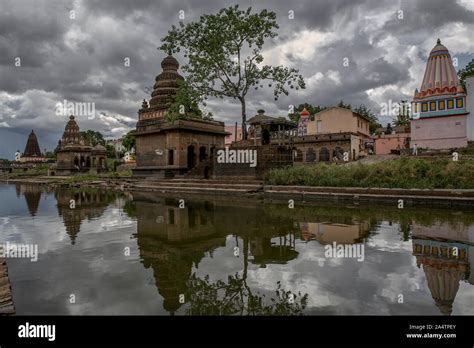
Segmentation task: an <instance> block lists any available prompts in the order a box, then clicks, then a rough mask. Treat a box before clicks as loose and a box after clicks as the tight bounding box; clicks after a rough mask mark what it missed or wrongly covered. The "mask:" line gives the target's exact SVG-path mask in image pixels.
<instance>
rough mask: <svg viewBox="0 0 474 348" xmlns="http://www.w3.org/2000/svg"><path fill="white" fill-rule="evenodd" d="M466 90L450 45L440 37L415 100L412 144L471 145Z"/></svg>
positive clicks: (426, 146)
mask: <svg viewBox="0 0 474 348" xmlns="http://www.w3.org/2000/svg"><path fill="white" fill-rule="evenodd" d="M468 114H469V113H468V111H467V110H466V93H465V91H464V89H463V87H462V85H461V83H460V82H459V79H458V76H457V74H456V70H455V69H454V66H453V62H452V60H451V55H450V54H449V51H448V49H447V48H446V47H445V46H444V45H442V44H441V40H440V39H438V41H437V43H436V46H435V47H434V48H433V49H432V50H431V52H430V55H429V58H428V62H427V65H426V70H425V75H424V77H423V82H422V84H421V89H420V90H419V91H418V89H416V90H415V95H414V97H413V101H412V120H411V147H413V146H414V145H415V144H416V146H417V147H418V148H429V149H451V148H462V147H465V146H467V131H466V129H467V116H468Z"/></svg>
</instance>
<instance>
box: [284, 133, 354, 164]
mask: <svg viewBox="0 0 474 348" xmlns="http://www.w3.org/2000/svg"><path fill="white" fill-rule="evenodd" d="M359 144H360V137H359V136H357V135H355V134H353V133H333V134H321V135H308V136H300V137H295V138H293V145H294V148H295V153H294V162H295V164H303V163H316V162H331V161H333V158H334V157H336V158H337V160H338V161H343V159H344V153H345V152H347V154H348V160H356V159H357V158H358V157H359V155H360V151H359Z"/></svg>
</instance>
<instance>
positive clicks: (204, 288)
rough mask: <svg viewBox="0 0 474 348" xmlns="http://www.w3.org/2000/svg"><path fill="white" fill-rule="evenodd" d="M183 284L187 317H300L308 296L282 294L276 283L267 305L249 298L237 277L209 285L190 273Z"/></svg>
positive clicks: (248, 291)
mask: <svg viewBox="0 0 474 348" xmlns="http://www.w3.org/2000/svg"><path fill="white" fill-rule="evenodd" d="M187 284H188V289H189V294H188V296H189V298H188V302H189V303H188V304H189V307H188V308H186V314H187V315H303V311H304V309H305V308H306V305H307V302H308V294H305V295H304V296H302V295H301V293H298V294H294V293H292V292H291V291H285V290H284V289H282V285H281V282H277V288H276V291H275V295H276V296H275V297H271V298H270V300H269V301H270V303H268V302H269V301H268V300H267V299H266V296H265V295H264V294H263V295H260V294H259V293H257V294H253V293H252V290H251V288H250V287H249V286H248V285H247V280H246V279H245V278H243V277H241V276H240V275H239V274H238V273H236V274H235V276H229V277H228V279H227V282H224V281H222V280H217V281H215V282H212V281H211V280H210V279H209V276H208V275H206V276H205V277H204V279H201V278H199V277H197V276H196V274H195V273H193V274H192V275H191V277H190V279H189V280H188V283H187Z"/></svg>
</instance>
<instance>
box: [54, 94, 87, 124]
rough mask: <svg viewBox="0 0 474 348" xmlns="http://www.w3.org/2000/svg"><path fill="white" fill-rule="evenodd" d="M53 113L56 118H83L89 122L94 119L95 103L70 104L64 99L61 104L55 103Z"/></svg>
mask: <svg viewBox="0 0 474 348" xmlns="http://www.w3.org/2000/svg"><path fill="white" fill-rule="evenodd" d="M54 108H55V113H56V115H57V116H70V115H74V116H84V117H87V118H88V119H89V120H93V119H94V118H95V103H89V102H82V103H79V102H71V101H68V100H67V99H64V100H63V101H62V103H56V106H55V107H54Z"/></svg>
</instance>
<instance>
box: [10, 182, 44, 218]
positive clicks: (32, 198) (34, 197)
mask: <svg viewBox="0 0 474 348" xmlns="http://www.w3.org/2000/svg"><path fill="white" fill-rule="evenodd" d="M15 188H16V194H17V196H18V197H20V195H23V196H24V197H25V200H26V205H27V207H28V211H29V212H30V215H31V216H35V215H36V213H37V212H38V207H39V203H40V200H41V192H42V191H43V189H42V187H41V186H40V185H36V184H16V185H15Z"/></svg>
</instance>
